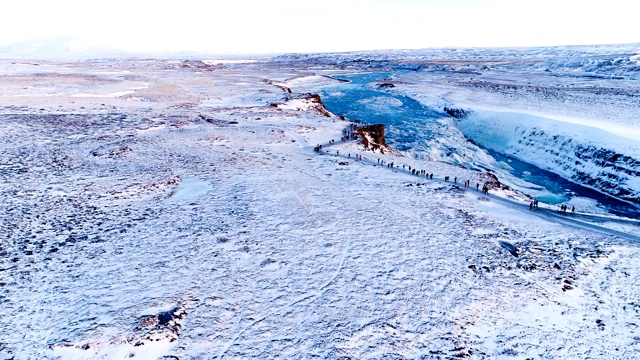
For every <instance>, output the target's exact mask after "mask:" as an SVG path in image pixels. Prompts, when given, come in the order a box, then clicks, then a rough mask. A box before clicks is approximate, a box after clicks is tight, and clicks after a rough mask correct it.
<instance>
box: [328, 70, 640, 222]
mask: <svg viewBox="0 0 640 360" xmlns="http://www.w3.org/2000/svg"><path fill="white" fill-rule="evenodd" d="M390 75H392V73H361V74H350V75H341V76H339V78H340V79H343V80H349V82H343V83H341V84H339V85H336V86H332V87H328V88H325V89H324V90H323V92H322V94H321V95H322V101H323V103H324V104H325V106H326V107H327V109H328V110H329V111H331V112H332V113H334V114H337V115H341V116H345V117H347V118H348V119H350V120H360V121H362V122H363V123H368V124H373V123H380V124H384V125H385V129H386V134H385V135H386V140H387V143H388V144H389V145H391V146H392V147H394V148H395V149H397V150H399V151H401V152H403V153H405V154H408V155H410V156H415V157H418V158H423V157H425V158H430V159H438V160H441V161H444V162H448V163H451V164H455V165H461V166H464V167H467V168H471V169H477V170H483V169H484V170H490V171H493V172H495V171H496V170H497V169H496V168H497V167H499V168H500V170H502V171H507V172H508V173H509V174H510V175H512V176H514V177H515V178H517V179H521V180H524V182H523V183H522V184H525V185H521V186H519V188H520V190H522V191H524V192H529V193H531V194H532V195H535V196H537V197H538V199H539V200H540V201H542V202H545V203H549V204H562V203H565V202H567V201H569V200H571V199H573V198H587V199H591V200H593V201H596V202H597V203H598V206H599V207H601V208H604V209H606V211H608V212H610V213H611V214H614V215H619V216H625V217H631V218H638V217H640V210H638V209H637V208H636V207H635V206H634V205H631V204H629V203H627V202H624V201H620V200H617V199H615V198H612V197H609V196H606V195H603V194H602V193H600V192H597V191H595V190H592V189H589V188H587V187H584V186H581V185H578V184H576V183H573V182H571V181H568V180H567V179H565V178H563V177H561V176H559V175H557V174H555V173H553V172H550V171H546V170H544V169H541V168H539V167H537V166H535V165H532V164H529V163H527V162H524V161H521V160H518V159H515V158H513V157H510V156H506V155H504V154H501V153H498V152H495V151H491V150H489V149H483V148H480V147H478V146H476V145H475V144H472V143H470V142H468V141H466V139H464V138H461V134H460V132H459V131H458V130H457V129H456V127H455V124H454V122H453V121H452V119H451V118H450V117H449V115H447V114H446V113H444V112H443V111H442V109H436V108H430V107H427V106H425V105H423V104H421V103H420V102H418V101H416V100H414V99H411V98H409V97H406V96H400V95H395V94H392V93H389V92H387V91H384V89H383V88H384V85H383V86H382V87H381V86H379V85H378V84H380V83H382V84H384V82H385V79H386V78H388V77H389V76H390ZM456 137H458V138H459V139H457V140H455V139H456ZM452 139H454V140H452ZM456 141H457V143H456ZM479 154H482V156H480V155H479ZM487 157H489V158H491V161H486V160H485V159H486V158H487ZM540 194H542V195H540Z"/></svg>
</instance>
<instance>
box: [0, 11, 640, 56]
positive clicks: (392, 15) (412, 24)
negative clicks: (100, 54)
mask: <svg viewBox="0 0 640 360" xmlns="http://www.w3.org/2000/svg"><path fill="white" fill-rule="evenodd" d="M636 3H637V1H634V0H607V1H591V0H583V1H579V0H536V1H523V0H520V1H518V0H476V1H473V0H449V1H447V0H422V1H421V0H315V1H305V0H218V1H196V0H180V1H162V0H155V1H151V0H108V1H100V2H98V1H91V0H19V1H7V2H5V3H4V4H3V5H2V13H1V14H2V15H1V16H0V45H5V44H9V43H14V42H22V41H26V40H28V39H34V38H48V37H59V36H71V37H77V38H81V39H86V40H89V41H91V42H95V43H99V44H101V45H104V46H108V47H113V48H118V49H124V50H129V51H131V50H134V51H182V50H184V51H211V52H216V53H274V52H319V51H348V50H369V49H394V48H395V49H398V48H425V47H445V46H447V47H448V46H537V45H566V44H605V43H632V42H639V41H640V25H638V24H640V22H639V21H638V19H637V17H638V16H637V14H638V11H637V10H638V8H640V3H638V5H636Z"/></svg>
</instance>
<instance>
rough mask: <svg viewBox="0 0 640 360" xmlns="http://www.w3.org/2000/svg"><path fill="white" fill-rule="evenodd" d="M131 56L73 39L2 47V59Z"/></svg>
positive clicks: (40, 40) (0, 49) (49, 40)
mask: <svg viewBox="0 0 640 360" xmlns="http://www.w3.org/2000/svg"><path fill="white" fill-rule="evenodd" d="M131 55H132V54H131V53H128V52H126V51H123V50H118V49H113V48H108V47H104V46H100V45H97V44H94V43H91V42H89V41H86V40H82V39H78V38H73V37H56V38H49V39H37V40H31V41H26V42H20V43H14V44H9V45H5V46H0V58H1V59H51V60H54V59H92V58H110V57H126V56H131Z"/></svg>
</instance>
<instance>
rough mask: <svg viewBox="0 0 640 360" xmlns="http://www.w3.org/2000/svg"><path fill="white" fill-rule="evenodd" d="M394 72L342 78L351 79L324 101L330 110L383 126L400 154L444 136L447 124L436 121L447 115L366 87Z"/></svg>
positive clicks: (324, 94)
mask: <svg viewBox="0 0 640 360" xmlns="http://www.w3.org/2000/svg"><path fill="white" fill-rule="evenodd" d="M390 74H391V73H375V74H354V75H344V76H340V79H345V80H350V82H349V83H342V84H340V85H338V86H335V87H331V88H327V89H325V90H324V91H323V92H322V93H321V96H322V102H323V103H324V105H325V106H326V107H327V109H328V110H329V111H331V112H332V113H334V114H336V115H341V116H345V117H346V118H348V119H349V120H351V121H353V120H360V121H362V122H363V123H365V124H384V125H385V133H386V134H385V135H386V140H387V143H388V144H389V145H391V146H392V147H394V148H395V149H397V150H399V151H407V150H410V149H412V148H414V147H415V145H416V141H418V140H420V139H422V140H429V139H433V138H435V137H438V136H442V135H444V133H443V131H444V130H445V129H444V127H443V126H444V125H443V124H441V123H439V122H437V121H436V120H438V119H441V118H442V117H443V116H446V115H445V114H444V113H443V112H442V111H439V110H435V109H432V108H429V107H426V106H424V105H422V104H421V103H419V102H418V101H416V100H413V99H411V98H408V97H404V96H397V95H392V94H388V93H385V92H383V91H378V90H376V89H375V88H373V87H369V86H366V84H368V83H370V82H373V81H377V80H379V79H384V78H385V77H387V76H388V75H390Z"/></svg>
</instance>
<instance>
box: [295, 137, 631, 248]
mask: <svg viewBox="0 0 640 360" xmlns="http://www.w3.org/2000/svg"><path fill="white" fill-rule="evenodd" d="M347 129H349V127H346V128H345V130H347ZM354 141H355V140H351V141H349V142H354ZM346 143H348V142H346V141H345V142H343V141H339V142H333V143H332V142H327V143H324V144H321V145H322V149H321V150H320V152H319V154H327V155H331V156H335V157H341V158H344V159H348V160H353V161H358V162H360V163H362V164H368V165H373V166H378V167H381V168H384V167H385V166H383V165H380V164H378V163H376V162H374V161H373V160H370V159H368V158H367V157H362V158H355V157H351V155H350V154H348V155H347V156H345V155H344V154H337V153H336V154H331V153H329V151H327V150H325V151H324V152H323V150H324V149H326V148H329V147H332V146H335V145H339V144H346ZM307 147H309V146H308V145H307ZM387 169H388V170H391V171H393V172H396V173H398V172H402V173H404V174H406V175H411V176H412V177H415V178H418V179H423V180H428V181H435V182H440V183H443V184H447V185H451V186H456V187H457V188H458V189H460V190H462V191H473V190H472V187H469V188H467V187H464V186H462V187H461V186H458V185H457V183H451V182H450V181H445V179H444V177H443V178H437V177H435V174H434V178H433V179H427V178H424V177H422V176H417V175H415V174H412V173H411V171H409V170H405V169H401V168H393V169H391V168H387ZM476 191H477V192H480V190H476ZM483 196H484V197H485V198H487V199H494V200H495V201H498V202H500V203H502V204H503V205H507V206H508V207H509V208H511V209H514V210H518V211H522V212H526V213H528V214H530V215H535V216H538V217H541V218H544V219H546V220H549V221H552V222H556V223H561V224H564V225H568V226H572V227H575V228H580V229H584V230H592V231H598V232H600V233H602V234H607V235H614V236H618V237H621V238H624V239H627V240H630V241H634V242H638V243H640V236H637V235H634V234H631V233H627V232H623V231H618V230H613V229H609V228H606V227H604V226H599V225H596V224H593V223H589V222H586V221H591V222H599V221H602V217H601V216H597V215H595V214H588V213H578V214H571V213H568V212H560V211H557V210H552V209H547V208H544V207H543V208H535V209H533V210H530V209H529V208H528V206H529V205H528V204H523V203H521V202H518V201H515V200H511V199H507V198H504V197H501V196H498V195H495V194H489V193H488V194H483ZM577 218H581V219H584V220H585V221H580V220H578V219H577ZM608 220H609V221H611V222H617V223H622V224H627V225H628V224H630V223H636V222H637V221H635V220H632V219H622V218H611V219H608Z"/></svg>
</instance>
